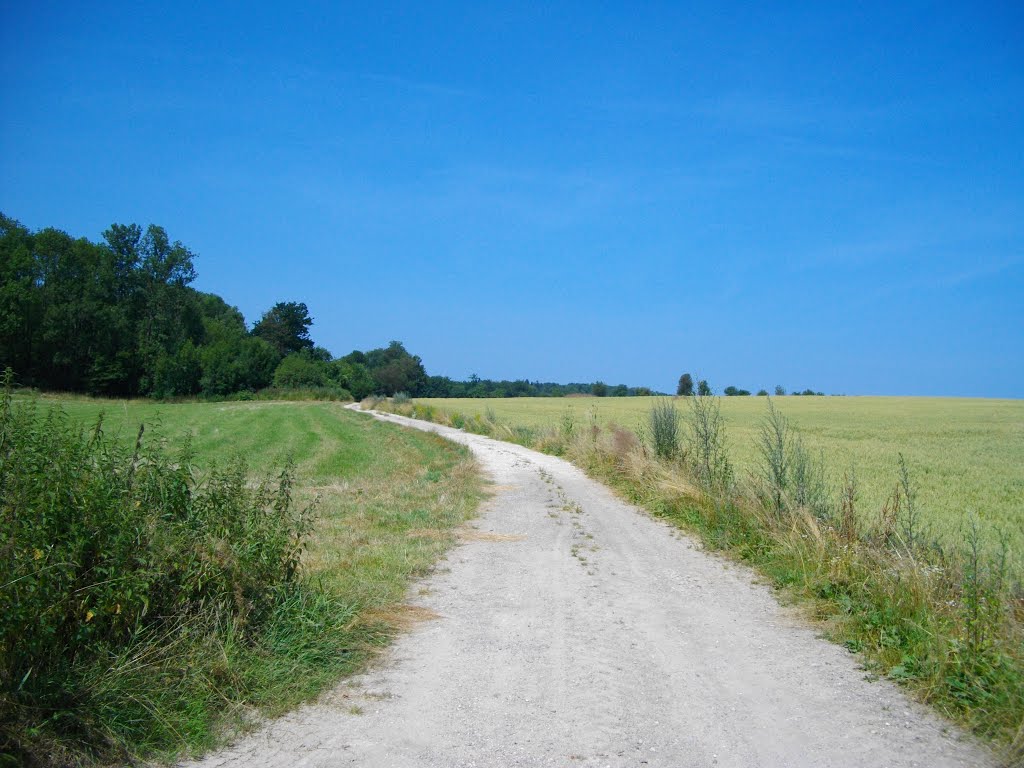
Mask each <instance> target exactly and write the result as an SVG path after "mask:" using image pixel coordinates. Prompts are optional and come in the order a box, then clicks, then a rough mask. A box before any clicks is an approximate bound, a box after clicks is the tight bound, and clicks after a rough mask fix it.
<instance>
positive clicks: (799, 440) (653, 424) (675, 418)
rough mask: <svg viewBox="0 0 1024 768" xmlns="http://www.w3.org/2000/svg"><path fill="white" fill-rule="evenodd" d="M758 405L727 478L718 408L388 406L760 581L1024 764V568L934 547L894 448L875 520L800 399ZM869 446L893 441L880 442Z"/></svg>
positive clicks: (963, 536) (912, 478)
mask: <svg viewBox="0 0 1024 768" xmlns="http://www.w3.org/2000/svg"><path fill="white" fill-rule="evenodd" d="M801 400H802V398H801ZM751 401H753V402H757V403H758V404H759V407H760V408H761V409H762V411H761V416H760V424H759V426H758V429H757V430H756V432H755V433H753V434H752V435H751V436H750V438H749V439H750V442H751V443H752V444H751V445H750V446H748V448H747V450H748V451H749V452H750V454H751V455H753V456H754V457H755V459H754V460H753V461H752V462H751V463H750V464H749V465H748V469H747V471H738V470H737V468H736V466H735V465H734V464H733V459H732V446H734V445H735V441H736V440H737V438H736V436H735V435H731V436H730V426H729V422H728V421H727V420H726V418H725V409H726V408H727V407H728V402H727V401H719V400H718V399H715V398H690V399H687V400H683V401H679V402H678V403H673V402H672V401H671V400H663V401H661V402H660V403H658V404H656V405H658V406H660V407H656V408H653V409H652V410H651V411H649V412H648V413H647V414H645V418H644V419H642V420H641V419H637V420H636V422H639V424H638V426H639V429H638V430H636V431H634V430H628V429H625V428H622V427H617V426H614V425H610V424H603V425H602V424H601V423H600V422H596V421H595V420H593V419H590V418H587V417H586V416H584V417H583V418H578V417H577V416H576V415H575V413H574V412H565V411H564V409H565V406H566V403H565V402H563V403H561V404H560V405H561V407H562V408H563V412H562V414H561V416H560V417H559V420H558V421H557V422H555V423H554V424H551V425H548V426H546V427H538V426H523V425H516V424H514V423H507V422H504V421H503V420H502V419H501V418H500V417H499V416H497V415H496V414H497V412H498V411H497V409H494V410H493V411H490V412H488V411H486V410H483V413H482V414H481V415H474V416H469V415H466V414H463V413H460V412H455V411H448V410H446V409H442V408H440V407H437V406H436V405H435V404H433V403H422V402H413V403H405V404H398V405H395V404H388V403H383V404H381V405H382V406H383V407H386V408H389V409H392V410H396V411H398V412H400V413H405V414H407V415H414V416H417V417H419V418H426V419H429V420H434V421H439V422H441V423H446V424H451V425H453V426H457V427H461V428H465V429H467V430H471V431H475V432H479V433H482V434H489V435H491V436H494V437H497V438H499V439H504V440H510V441H513V442H517V443H521V444H525V445H528V446H530V447H533V448H537V449H539V450H544V451H547V452H550V453H554V454H557V455H562V456H565V457H566V458H568V459H570V460H572V461H573V462H574V463H576V464H577V465H579V466H580V467H582V468H584V469H585V470H586V471H587V472H588V473H590V474H591V475H593V476H594V477H596V478H598V479H601V480H603V481H605V482H607V483H609V484H610V485H612V486H613V487H615V488H616V489H617V490H618V491H619V492H620V493H622V494H623V495H624V496H626V497H628V498H629V499H631V500H632V501H634V502H636V503H638V504H640V505H642V506H645V507H646V508H647V509H649V510H651V511H652V512H653V513H654V514H656V515H659V516H661V517H663V518H665V519H667V520H669V521H671V522H672V523H674V524H676V525H678V526H680V527H682V528H685V529H687V530H689V531H692V532H695V533H697V534H698V535H699V536H700V537H701V538H702V539H703V541H704V542H705V544H706V545H707V546H708V547H709V548H711V549H715V550H719V551H722V552H725V553H727V554H729V555H730V556H732V557H735V558H737V559H740V560H743V561H745V562H747V563H749V564H751V565H753V566H755V567H756V568H758V569H759V570H760V571H761V572H762V573H763V574H765V575H766V576H767V577H768V578H769V579H770V580H771V581H772V582H773V583H774V584H775V585H776V586H778V587H780V588H782V589H784V590H785V591H786V593H787V594H788V595H790V596H792V597H793V598H795V599H798V600H800V601H801V602H803V603H804V604H805V605H806V606H807V607H808V609H809V612H810V613H811V614H812V615H813V616H814V618H815V619H816V620H817V621H819V622H820V623H821V626H822V629H823V631H824V632H825V633H826V634H827V635H828V636H829V637H831V638H832V639H833V640H835V641H836V642H839V643H843V644H845V645H846V646H847V647H849V648H850V649H851V650H854V651H858V652H860V653H862V654H863V655H864V658H865V660H866V663H867V665H868V666H869V668H870V669H871V670H873V672H874V673H875V674H878V675H885V676H888V677H890V678H892V679H893V680H896V681H898V682H900V683H901V684H904V685H906V686H907V687H908V688H910V689H911V690H912V691H913V692H914V693H915V694H916V695H917V696H918V697H919V698H920V699H922V700H923V701H926V702H928V703H930V704H931V705H933V706H934V707H935V708H936V709H938V710H939V711H940V712H942V713H943V714H944V715H946V716H948V717H950V718H951V719H953V720H955V721H957V722H959V723H961V724H963V725H964V726H966V727H967V728H969V729H971V730H973V731H974V732H975V733H978V734H979V735H982V736H983V737H985V738H988V739H991V740H993V741H994V742H995V743H997V744H1002V745H1005V746H1007V747H1008V748H1009V746H1008V745H1010V744H1011V743H1013V742H1016V747H1015V749H1017V750H1018V751H1017V757H1016V759H1017V760H1020V759H1021V758H1022V757H1024V752H1022V751H1021V750H1024V744H1022V741H1024V730H1022V722H1024V584H1022V576H1024V571H1022V565H1024V562H1022V556H1021V551H1020V549H1019V548H1017V547H1016V545H1015V543H1014V541H1015V540H1014V539H1012V538H1010V537H1009V536H1003V537H1001V538H1000V537H998V536H994V531H993V528H992V527H991V526H989V527H986V526H984V524H983V523H982V521H981V520H980V519H979V518H978V517H977V516H975V515H971V514H968V515H966V516H965V517H964V520H965V523H964V525H963V526H961V527H960V529H959V532H958V533H957V534H954V533H953V532H952V531H949V530H946V531H943V533H942V535H941V536H940V537H937V536H935V535H934V534H933V533H932V532H931V531H930V530H929V526H928V525H927V524H926V521H927V517H926V515H925V512H926V507H925V504H924V501H923V499H924V498H925V496H924V494H923V490H922V489H923V488H925V487H926V483H927V482H930V479H929V476H928V475H927V474H925V476H924V477H921V476H920V475H919V474H915V473H914V472H913V471H912V470H911V469H909V468H908V462H903V463H902V464H901V463H900V462H899V459H898V451H896V450H893V453H894V454H895V455H894V461H893V463H892V465H891V466H890V468H889V481H888V485H889V487H890V495H889V496H888V497H887V498H886V499H884V500H883V501H882V502H881V503H879V504H878V505H877V506H872V505H871V503H870V502H867V501H865V499H864V497H863V495H862V494H861V492H860V486H859V481H858V479H857V478H858V476H859V468H858V471H849V470H847V472H845V473H842V474H841V475H840V476H841V481H840V482H839V483H835V482H832V481H831V480H830V478H831V477H834V476H835V475H834V474H830V473H829V472H828V468H827V467H826V466H825V465H824V464H822V463H821V458H820V454H817V453H815V452H814V451H812V450H810V449H809V448H808V443H809V441H807V442H805V438H804V432H803V430H802V429H799V430H798V429H796V427H797V426H802V423H801V422H799V421H798V420H797V419H795V418H794V420H793V422H789V421H788V420H787V419H786V417H785V415H784V412H786V411H788V410H789V405H790V402H791V401H789V400H785V401H782V402H779V403H777V405H778V408H779V410H777V411H776V412H775V413H774V415H773V414H772V413H771V412H770V411H769V410H768V409H767V402H766V400H764V399H757V400H754V399H751ZM486 406H487V403H486V402H484V403H483V404H482V409H486ZM677 406H678V407H677ZM549 407H550V406H549ZM636 422H634V423H636ZM875 439H876V440H877V441H879V442H885V432H884V430H883V429H881V428H878V430H877V434H876V436H875ZM992 450H995V451H998V450H999V447H998V446H995V447H993V449H992ZM826 460H827V459H826ZM1018 498H1019V497H1018ZM1017 514H1018V515H1019V514H1020V509H1019V507H1017ZM1017 519H1018V520H1019V518H1017Z"/></svg>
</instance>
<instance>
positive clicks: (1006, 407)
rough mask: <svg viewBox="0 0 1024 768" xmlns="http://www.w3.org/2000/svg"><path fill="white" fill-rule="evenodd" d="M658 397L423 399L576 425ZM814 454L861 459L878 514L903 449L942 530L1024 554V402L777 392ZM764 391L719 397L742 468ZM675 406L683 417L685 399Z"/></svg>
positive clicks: (603, 420) (644, 408)
mask: <svg viewBox="0 0 1024 768" xmlns="http://www.w3.org/2000/svg"><path fill="white" fill-rule="evenodd" d="M656 399H657V398H644V397H636V398H613V397H608V398H595V397H586V398H508V399H449V400H444V399H422V400H417V402H421V403H426V404H431V405H434V406H435V407H438V408H442V409H445V410H448V411H459V412H461V413H464V414H466V415H474V414H481V415H483V414H484V413H485V412H486V410H487V409H488V408H489V409H491V410H492V411H493V412H494V414H495V415H496V416H497V418H498V420H499V421H501V422H503V423H506V424H509V425H523V426H530V427H546V426H556V425H558V424H559V423H560V421H561V420H562V418H563V417H564V416H565V415H566V414H571V417H572V418H573V420H574V421H575V423H576V424H577V425H578V426H585V425H587V424H589V423H590V422H591V420H595V421H596V422H597V423H598V424H599V425H601V426H607V425H608V424H612V423H614V424H618V425H620V426H623V427H628V428H631V429H635V428H636V427H637V426H638V425H639V424H642V423H644V422H645V420H646V419H647V414H648V411H649V410H650V407H651V405H652V404H653V402H654V401H655V400H656ZM772 400H773V402H774V403H775V406H776V408H777V409H778V410H779V411H781V412H782V414H783V415H785V416H786V418H787V419H788V420H789V422H790V424H791V425H792V426H793V427H795V428H796V429H797V430H798V431H799V433H800V435H801V436H802V438H803V440H804V443H805V445H806V446H807V447H809V448H810V449H811V450H812V451H814V452H815V453H818V452H820V453H821V455H823V457H824V460H825V464H826V467H827V471H828V474H829V477H830V479H831V480H832V481H833V482H834V484H835V483H838V481H839V480H841V478H842V475H843V472H844V471H845V470H848V469H849V468H850V467H851V466H853V467H854V468H855V471H856V474H857V478H858V480H859V482H860V492H861V493H860V504H859V508H860V512H861V514H862V515H863V516H866V517H867V516H871V515H874V514H876V513H877V511H878V509H880V507H881V505H882V504H883V502H884V501H885V499H886V498H887V497H888V495H889V494H890V493H891V492H892V488H893V486H894V484H895V482H896V471H897V457H898V455H899V454H900V453H902V454H903V456H904V457H905V459H906V462H907V466H908V468H909V469H910V472H911V478H912V480H913V481H914V483H915V484H916V486H917V489H918V504H919V505H920V507H921V508H922V510H923V513H924V516H925V519H926V520H927V521H929V522H930V523H931V524H932V525H933V526H934V528H935V533H936V534H939V535H941V536H945V535H948V534H956V532H957V531H958V529H959V527H960V525H961V523H962V521H963V519H964V516H965V513H967V512H974V513H976V514H977V516H978V518H979V520H980V521H981V522H982V524H983V527H984V528H985V529H986V534H987V535H988V536H989V537H992V536H994V535H995V533H996V531H998V530H1000V529H1001V530H1005V531H1006V532H1007V534H1008V535H1009V536H1010V537H1011V541H1013V542H1014V549H1015V550H1016V555H1017V556H1018V557H1022V556H1024V551H1022V550H1024V401H1022V400H983V399H966V398H924V397H797V396H788V397H774V398H772ZM765 401H766V398H763V397H730V398H721V400H720V402H721V407H722V415H723V417H724V418H725V421H726V425H727V427H726V430H727V440H728V444H729V447H730V458H731V459H732V461H733V463H734V464H735V466H736V467H737V470H738V474H741V475H742V474H744V473H748V472H753V471H756V466H757V438H758V431H759V427H760V423H761V421H762V419H763V417H764V414H765V411H766V408H767V403H766V402H765ZM675 402H676V405H677V407H678V408H679V410H680V413H681V414H683V415H684V416H685V414H686V409H687V401H686V399H685V398H679V399H677V400H676V401H675Z"/></svg>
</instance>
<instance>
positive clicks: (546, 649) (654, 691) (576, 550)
mask: <svg viewBox="0 0 1024 768" xmlns="http://www.w3.org/2000/svg"><path fill="white" fill-rule="evenodd" d="M377 417H378V418H382V419H385V420H387V421H391V422H394V423H397V424H403V425H407V426H411V427H415V428H417V429H424V430H430V431H434V432H438V433H440V434H442V435H444V436H445V437H449V438H451V439H453V440H456V441H458V442H461V443H464V444H466V445H468V446H469V447H470V448H471V449H472V451H473V453H474V454H475V455H476V457H477V459H478V461H479V463H480V464H481V466H482V467H483V468H484V470H485V471H486V472H487V473H488V474H489V476H490V479H491V480H492V481H493V482H494V484H495V488H494V491H495V492H494V496H493V498H492V499H490V500H489V501H487V502H486V503H485V504H484V506H483V508H482V510H481V516H480V517H479V518H478V519H477V520H475V521H474V522H473V524H472V527H471V528H469V529H467V531H466V534H465V536H464V537H463V538H464V541H463V543H462V544H460V545H459V546H458V547H457V548H456V549H454V550H452V551H451V552H450V553H449V556H448V559H447V560H446V561H443V562H442V563H440V564H439V566H438V568H437V569H436V572H435V573H434V575H433V576H431V577H430V578H429V579H427V580H426V581H425V582H423V583H421V584H420V585H417V587H416V588H414V590H413V595H412V596H411V597H410V601H411V602H412V603H413V604H414V605H416V606H418V607H419V610H416V611H413V612H412V613H413V614H414V615H418V616H419V617H420V618H421V619H422V620H421V621H419V622H418V623H417V624H416V625H415V626H414V628H413V629H412V630H411V631H409V632H408V633H406V634H404V635H402V636H401V637H400V638H399V639H398V640H397V642H396V643H395V644H394V646H393V647H392V648H391V650H390V651H389V652H388V653H387V654H386V656H385V657H384V659H382V662H381V663H380V664H379V665H378V667H377V668H376V669H374V670H373V671H371V672H369V673H367V674H364V675H361V676H359V677H357V678H355V679H352V680H349V681H347V682H345V683H343V684H341V685H340V686H339V687H338V688H337V689H335V690H334V691H333V692H331V693H330V694H328V695H326V696H325V697H324V698H323V699H322V700H321V701H320V702H319V703H317V704H315V705H311V706H307V707H304V708H302V709H300V710H297V711H296V712H293V713H292V714H290V715H287V716H285V717H282V718H280V719H278V720H275V721H273V722H271V723H269V724H267V725H266V726H265V727H263V728H262V729H261V730H259V731H257V732H254V733H252V734H249V735H247V736H245V737H243V738H242V739H240V740H239V741H238V742H237V743H236V744H234V745H233V746H231V747H229V748H227V749H225V750H222V751H220V752H217V753H214V754H211V755H209V756H208V757H207V758H205V759H204V760H202V761H200V762H198V763H193V764H192V765H199V766H207V767H213V766H257V767H259V766H282V767H283V766H396V767H405V766H409V767H412V766H417V767H421V766H422V767H426V766H645V765H646V766H676V767H678V768H683V767H686V766H695V767H696V766H751V767H753V766H765V767H768V766H850V767H851V768H854V767H856V768H861V767H863V766H922V768H924V767H926V766H927V767H928V768H938V767H939V766H986V765H994V762H993V760H992V758H991V756H990V755H989V753H988V752H987V751H985V750H984V749H983V748H981V747H978V746H976V745H975V744H973V743H972V741H971V740H970V739H968V738H966V737H963V736H962V735H960V734H959V733H958V732H957V731H956V729H954V728H952V727H950V726H948V725H946V724H945V723H943V722H942V721H941V720H939V719H938V718H937V717H936V716H934V715H932V714H931V713H929V712H928V711H927V710H925V709H924V708H923V707H920V706H918V705H916V704H914V703H913V702H911V701H910V700H909V699H908V698H907V697H906V696H905V695H904V694H903V693H902V692H901V691H900V690H898V689H897V688H896V687H895V686H893V685H892V684H890V683H888V682H886V681H876V682H870V681H868V680H866V679H865V677H866V675H865V672H864V671H863V670H862V669H861V668H860V667H859V666H858V661H857V658H856V657H855V656H853V655H851V654H850V653H848V652H847V651H846V650H844V649H843V648H840V647H838V646H835V645H833V644H830V643H828V642H826V641H824V640H822V639H820V638H818V637H817V636H816V635H815V633H814V631H813V630H812V629H810V628H808V627H807V626H806V624H804V623H803V622H801V621H800V620H799V618H798V617H797V616H796V615H795V614H794V612H793V611H792V610H791V609H786V608H784V607H780V606H779V604H778V603H777V602H776V600H775V599H774V597H773V596H772V592H771V590H770V589H769V588H767V587H765V586H762V585H759V584H757V583H756V581H755V577H754V576H753V575H752V574H751V572H750V571H748V570H746V569H745V568H742V567H740V566H736V565H733V564H730V563H728V562H726V561H724V560H722V559H721V558H718V557H714V556H711V555H708V554H706V553H704V552H702V551H701V549H700V546H699V545H698V544H696V543H695V542H694V541H693V540H691V539H690V538H688V537H686V536H683V535H680V534H679V533H677V532H676V531H675V530H674V529H672V528H670V527H669V526H667V525H665V524H663V523H661V522H658V521H656V520H653V519H651V518H650V517H648V516H647V515H645V514H644V513H643V512H641V511H639V510H637V509H636V508H634V507H632V506H630V505H628V504H626V503H624V502H623V501H621V500H620V499H618V498H617V497H615V496H614V495H613V494H612V493H611V492H610V491H609V490H608V489H607V488H605V487H604V486H602V485H600V484H599V483H596V482H594V481H593V480H590V479H588V478H587V477H586V476H585V475H584V474H583V473H582V472H581V471H579V470H578V469H576V468H575V467H573V466H572V465H571V464H569V463H567V462H565V461H562V460H560V459H557V458H554V457H551V456H546V455H543V454H540V453H537V452H535V451H531V450H528V449H526V448H521V447H519V446H516V445H510V444H507V443H502V442H497V441H495V440H491V439H489V438H485V437H481V436H478V435H472V434H466V433H463V432H460V431H458V430H454V429H450V428H445V427H440V426H438V425H435V424H427V423H425V422H420V421H414V420H411V419H405V418H402V417H399V416H394V415H391V414H377ZM367 418H370V417H369V416H367Z"/></svg>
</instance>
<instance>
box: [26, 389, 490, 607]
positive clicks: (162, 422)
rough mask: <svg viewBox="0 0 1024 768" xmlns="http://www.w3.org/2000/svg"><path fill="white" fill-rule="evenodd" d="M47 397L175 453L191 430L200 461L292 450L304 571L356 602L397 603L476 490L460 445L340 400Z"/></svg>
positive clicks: (469, 510) (264, 468)
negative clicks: (310, 528)
mask: <svg viewBox="0 0 1024 768" xmlns="http://www.w3.org/2000/svg"><path fill="white" fill-rule="evenodd" d="M50 404H54V405H59V406H60V407H61V408H62V409H63V410H64V411H65V412H66V413H67V414H68V415H69V416H70V417H71V418H72V419H73V420H74V421H76V422H78V423H80V424H81V425H82V426H83V427H85V428H87V429H91V428H92V426H93V425H94V424H95V423H96V421H97V419H98V418H99V417H100V415H101V414H102V416H103V430H104V432H105V433H106V434H107V435H110V436H114V435H116V436H117V437H118V438H119V439H120V440H122V441H124V442H126V443H129V442H132V443H133V442H134V440H135V439H136V436H137V434H138V429H139V424H140V423H143V424H145V425H146V432H145V435H144V440H160V441H164V442H165V443H166V444H167V448H168V450H169V451H172V452H174V451H176V450H178V449H179V447H180V446H181V445H183V443H184V441H185V439H186V438H188V439H190V440H191V445H192V448H193V450H194V452H195V459H194V462H195V464H196V466H197V467H198V468H199V469H200V470H202V469H203V468H204V467H208V466H210V465H211V464H212V463H214V462H221V463H226V462H227V461H229V460H230V459H231V458H232V457H233V456H237V455H240V456H242V457H244V458H245V460H246V462H247V464H248V466H249V469H250V471H251V473H252V475H253V476H254V477H265V476H270V475H273V474H275V473H276V472H279V471H280V469H281V467H283V466H284V463H285V462H286V461H287V460H288V459H289V458H291V460H292V461H293V462H294V464H295V468H296V488H295V491H296V498H297V500H298V501H299V502H300V503H308V502H310V501H311V500H313V499H314V498H316V499H317V500H318V524H317V527H316V530H315V532H314V535H313V539H312V542H311V547H310V551H309V552H308V553H307V555H306V558H305V561H304V562H305V570H306V571H307V573H310V574H311V575H315V576H316V577H318V578H323V579H326V581H327V583H328V584H329V585H330V587H331V588H332V589H334V590H336V591H338V592H339V593H341V594H343V595H344V596H345V598H346V599H347V600H350V601H351V602H353V603H355V604H357V605H359V606H360V607H361V608H363V609H371V610H380V611H385V610H391V609H393V608H394V606H395V605H397V604H398V603H399V602H400V601H401V600H402V599H403V597H404V594H405V590H406V588H407V586H408V581H409V578H410V577H414V576H417V575H420V574H422V573H425V572H426V570H427V569H428V568H429V567H430V565H431V564H433V563H434V562H435V560H436V559H437V558H438V557H439V556H440V554H441V553H442V552H443V551H444V550H446V549H447V548H448V547H449V546H450V545H451V544H452V542H453V541H454V540H455V533H454V528H455V527H456V526H458V525H459V524H461V523H463V522H464V521H465V520H467V519H468V518H469V517H470V516H471V515H472V514H473V512H474V510H475V507H476V504H477V501H478V500H479V498H480V495H479V494H480V483H479V481H478V479H477V475H476V471H475V465H474V464H473V462H472V459H471V458H470V457H469V454H468V452H467V451H466V450H465V449H463V448H461V447H459V446H456V445H454V444H453V443H449V442H447V441H444V440H442V439H441V438H438V437H437V436H434V435H427V434H424V433H418V432H414V431H412V430H402V429H399V428H397V427H394V426H392V425H390V424H384V423H382V422H378V421H376V420H374V419H371V418H369V417H368V416H365V415H359V414H356V413H352V412H351V411H347V410H345V408H344V407H342V405H341V404H339V403H322V402H294V403H292V402H244V403H168V404H163V403H154V402H152V401H148V400H129V401H124V400H94V399H88V398H79V397H70V398H55V397H43V398H42V399H41V405H42V407H46V406H48V405H50ZM410 532H412V534H413V535H410ZM399 623H401V620H399Z"/></svg>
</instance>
